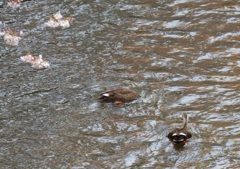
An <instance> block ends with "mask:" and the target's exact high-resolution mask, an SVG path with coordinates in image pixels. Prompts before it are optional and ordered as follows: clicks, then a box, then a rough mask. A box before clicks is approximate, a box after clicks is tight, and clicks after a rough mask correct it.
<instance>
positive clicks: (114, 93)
mask: <svg viewBox="0 0 240 169" xmlns="http://www.w3.org/2000/svg"><path fill="white" fill-rule="evenodd" d="M138 97H139V95H138V94H137V93H136V92H134V91H132V90H130V89H125V88H119V89H114V90H107V91H105V92H102V93H100V97H99V100H100V101H104V102H113V103H114V104H116V105H122V104H124V103H125V102H131V101H133V100H135V99H137V98H138Z"/></svg>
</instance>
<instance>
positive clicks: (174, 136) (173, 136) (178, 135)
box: [167, 113, 192, 146]
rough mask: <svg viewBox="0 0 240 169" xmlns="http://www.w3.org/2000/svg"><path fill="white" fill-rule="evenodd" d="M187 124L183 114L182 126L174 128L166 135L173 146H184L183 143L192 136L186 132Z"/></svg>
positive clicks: (186, 118)
mask: <svg viewBox="0 0 240 169" xmlns="http://www.w3.org/2000/svg"><path fill="white" fill-rule="evenodd" d="M187 124H188V117H187V114H186V113H183V124H182V126H181V128H175V129H174V130H173V131H171V132H170V133H169V134H168V135H167V137H168V139H169V140H170V141H171V142H172V143H173V145H174V146H184V145H185V143H186V142H188V139H189V138H191V137H192V134H191V133H190V132H189V131H188V130H187Z"/></svg>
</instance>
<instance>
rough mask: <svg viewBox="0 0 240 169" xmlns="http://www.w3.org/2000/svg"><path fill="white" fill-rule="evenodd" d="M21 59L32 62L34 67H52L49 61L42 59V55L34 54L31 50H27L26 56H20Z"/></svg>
mask: <svg viewBox="0 0 240 169" xmlns="http://www.w3.org/2000/svg"><path fill="white" fill-rule="evenodd" d="M20 59H21V61H23V62H27V63H30V64H31V65H32V67H33V68H36V69H44V68H48V67H50V64H49V62H48V61H46V60H44V59H42V55H39V56H32V55H31V53H30V52H27V54H26V55H25V56H21V57H20Z"/></svg>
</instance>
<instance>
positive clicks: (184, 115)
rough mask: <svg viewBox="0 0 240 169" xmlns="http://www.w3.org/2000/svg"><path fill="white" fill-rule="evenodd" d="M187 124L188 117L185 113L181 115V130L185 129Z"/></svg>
mask: <svg viewBox="0 0 240 169" xmlns="http://www.w3.org/2000/svg"><path fill="white" fill-rule="evenodd" d="M187 124H188V116H187V114H186V113H183V124H182V128H186V127H187Z"/></svg>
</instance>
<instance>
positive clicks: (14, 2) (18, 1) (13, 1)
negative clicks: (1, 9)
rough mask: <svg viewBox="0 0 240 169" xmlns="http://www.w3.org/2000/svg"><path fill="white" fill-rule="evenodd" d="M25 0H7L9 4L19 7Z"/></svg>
mask: <svg viewBox="0 0 240 169" xmlns="http://www.w3.org/2000/svg"><path fill="white" fill-rule="evenodd" d="M22 1H23V0H7V3H8V6H10V7H12V8H19V7H20V5H21V2H22Z"/></svg>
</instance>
